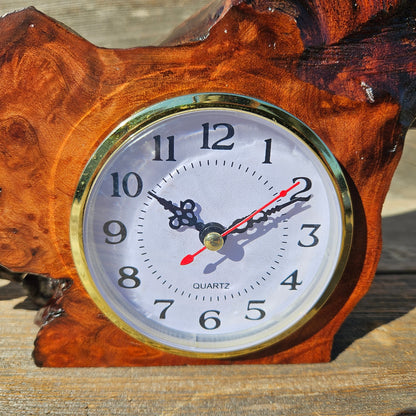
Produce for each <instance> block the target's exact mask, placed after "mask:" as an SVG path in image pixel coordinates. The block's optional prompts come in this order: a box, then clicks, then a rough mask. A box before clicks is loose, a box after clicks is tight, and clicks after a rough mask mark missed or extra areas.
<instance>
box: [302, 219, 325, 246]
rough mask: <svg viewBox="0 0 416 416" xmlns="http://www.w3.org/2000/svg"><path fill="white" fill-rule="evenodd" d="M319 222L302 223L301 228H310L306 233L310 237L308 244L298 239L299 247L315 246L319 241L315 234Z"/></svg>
mask: <svg viewBox="0 0 416 416" xmlns="http://www.w3.org/2000/svg"><path fill="white" fill-rule="evenodd" d="M320 226H321V224H303V225H302V227H301V230H303V229H304V228H312V231H311V232H310V233H309V234H308V237H312V239H311V240H310V243H309V244H305V243H302V241H300V240H299V241H298V246H299V247H315V246H316V245H318V243H319V238H318V237H317V236H316V235H315V233H316V231H317V230H318V228H319V227H320Z"/></svg>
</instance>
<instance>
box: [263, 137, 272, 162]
mask: <svg viewBox="0 0 416 416" xmlns="http://www.w3.org/2000/svg"><path fill="white" fill-rule="evenodd" d="M264 142H265V143H266V150H265V152H264V161H263V163H266V164H271V163H272V161H271V155H272V139H266V140H265V141H264Z"/></svg>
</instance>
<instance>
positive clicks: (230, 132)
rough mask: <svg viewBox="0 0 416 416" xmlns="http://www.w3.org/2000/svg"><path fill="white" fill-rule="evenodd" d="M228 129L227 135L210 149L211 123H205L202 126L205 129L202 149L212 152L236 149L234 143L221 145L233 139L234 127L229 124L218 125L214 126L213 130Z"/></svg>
mask: <svg viewBox="0 0 416 416" xmlns="http://www.w3.org/2000/svg"><path fill="white" fill-rule="evenodd" d="M223 127H224V128H226V129H227V133H226V135H225V136H224V137H222V138H221V139H219V140H217V141H216V142H214V143H213V145H212V146H211V147H209V136H210V128H209V123H204V124H203V125H202V128H203V136H202V147H201V149H212V150H231V149H232V148H233V147H234V143H229V144H220V143H222V142H225V141H226V140H228V139H231V138H232V137H233V136H234V127H233V126H232V125H231V124H228V123H217V124H214V125H213V126H212V129H213V130H217V129H218V128H223Z"/></svg>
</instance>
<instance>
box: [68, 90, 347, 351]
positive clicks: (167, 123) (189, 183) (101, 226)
mask: <svg viewBox="0 0 416 416" xmlns="http://www.w3.org/2000/svg"><path fill="white" fill-rule="evenodd" d="M351 235H352V213H351V204H350V199H349V194H348V190H347V186H346V182H345V179H344V177H343V175H342V173H341V169H340V168H339V166H338V164H337V162H336V160H335V159H334V157H333V156H332V155H331V153H330V152H329V150H328V149H327V148H326V147H325V145H324V144H323V143H322V142H321V140H320V139H319V138H318V137H317V136H316V135H315V134H314V133H313V132H312V131H311V130H310V129H308V128H307V127H306V126H305V125H303V124H302V123H301V122H300V121H299V120H297V119H295V118H294V117H292V116H290V115H289V114H288V113H286V112H284V111H283V110H280V109H278V108H276V107H273V106H271V105H269V104H266V103H263V102H259V101H256V100H253V99H250V98H248V97H242V96H236V95H229V94H204V95H194V96H185V97H179V98H176V99H173V100H168V101H166V102H163V103H161V104H158V105H156V106H153V107H151V108H148V109H146V110H143V111H141V112H139V113H137V114H134V115H133V116H132V117H130V118H129V119H128V120H126V121H125V122H123V123H122V124H121V125H120V126H119V127H118V128H117V129H116V130H115V131H114V132H113V133H112V134H111V135H110V136H109V137H108V138H107V139H106V140H105V141H104V142H103V144H102V145H101V146H100V147H99V149H98V150H97V151H96V153H95V154H94V156H93V158H92V159H91V161H90V162H89V164H88V165H87V167H86V169H85V171H84V174H83V176H82V178H81V180H80V183H79V186H78V190H77V194H76V197H75V201H74V206H73V211H72V220H71V241H72V248H73V253H74V259H75V263H76V265H77V269H78V272H79V275H80V277H81V280H82V281H83V283H84V285H85V287H86V289H87V291H88V292H89V294H90V295H91V297H92V299H93V300H94V301H95V302H96V303H97V305H98V306H99V307H100V308H101V310H102V311H103V312H104V313H105V314H106V315H107V316H108V317H109V318H110V319H111V320H112V321H113V322H114V323H115V324H117V325H118V326H119V327H121V328H122V329H123V330H125V331H126V332H128V333H129V334H130V335H132V336H134V337H135V338H138V339H139V340H142V341H144V342H146V343H150V344H151V345H155V346H157V347H159V348H162V349H165V350H168V351H171V352H172V351H173V352H176V353H179V354H185V355H196V356H202V357H225V356H235V355H241V354H246V353H248V352H251V351H254V350H258V349H260V348H264V347H265V346H268V345H270V344H272V343H275V342H278V341H279V340H280V339H282V338H284V337H286V336H288V335H289V334H290V333H292V332H293V331H294V330H296V329H298V328H299V327H301V326H302V325H304V324H305V323H307V321H308V320H309V319H310V318H311V317H312V316H313V315H314V314H315V313H316V311H317V310H318V309H319V308H320V307H321V306H322V305H323V304H324V303H325V301H326V300H327V299H328V297H329V296H330V294H331V292H332V291H333V289H334V288H335V286H336V284H337V283H338V281H339V279H340V277H341V274H342V272H343V268H344V266H345V263H346V260H347V257H348V253H349V247H350V242H351Z"/></svg>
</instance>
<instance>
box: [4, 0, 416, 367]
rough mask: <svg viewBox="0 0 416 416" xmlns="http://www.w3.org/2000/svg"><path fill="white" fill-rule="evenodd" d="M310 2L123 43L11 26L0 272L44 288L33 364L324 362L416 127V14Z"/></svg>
mask: <svg viewBox="0 0 416 416" xmlns="http://www.w3.org/2000/svg"><path fill="white" fill-rule="evenodd" d="M237 3H238V4H237ZM303 3H304V2H299V1H297V0H291V1H290V2H273V1H263V0H259V1H248V0H245V1H238V2H234V1H233V2H231V1H216V2H213V3H212V4H211V5H210V6H209V7H207V8H206V9H204V11H202V12H201V13H199V14H197V15H196V16H194V17H193V18H192V19H190V20H189V21H188V22H187V23H186V24H185V25H182V26H180V27H179V28H178V29H177V30H175V31H174V32H173V34H172V36H171V37H170V38H169V39H168V40H167V41H166V42H165V43H164V45H162V46H158V47H151V48H147V47H139V48H133V49H125V50H123V49H103V48H99V47H96V46H94V45H92V44H91V43H89V42H87V41H85V40H84V39H82V38H80V37H79V36H77V35H76V34H74V33H73V32H71V31H69V30H67V28H65V27H63V26H62V25H60V24H59V23H58V22H56V21H53V20H52V19H50V18H48V17H47V16H45V15H43V14H42V13H40V12H38V11H36V10H35V9H33V8H30V9H27V10H23V11H20V12H17V13H13V14H9V15H7V16H5V17H3V19H2V20H1V22H0V40H1V42H0V44H1V45H4V47H3V55H2V56H3V57H4V59H3V60H1V62H0V75H1V76H0V83H1V85H2V87H3V88H0V92H1V94H2V95H1V102H2V103H4V105H3V107H2V110H1V117H0V132H1V134H0V146H1V149H2V151H1V152H0V161H1V163H0V179H1V182H0V187H1V194H0V204H1V210H2V211H1V212H2V215H1V216H0V236H1V238H2V240H1V244H0V269H1V274H2V275H3V274H6V275H8V276H20V277H19V278H23V276H26V277H25V278H24V279H25V280H26V278H27V277H28V276H30V277H31V278H34V280H33V279H32V280H33V282H32V280H31V282H32V283H35V282H36V281H39V279H40V277H41V276H43V277H44V278H45V279H46V283H47V285H46V286H47V287H48V288H49V289H50V290H49V292H48V295H50V292H53V296H52V298H50V299H49V302H48V304H47V305H46V306H45V307H44V308H43V309H41V310H40V311H39V314H38V317H37V322H38V324H39V325H40V330H39V332H38V335H37V337H36V340H35V348H34V353H33V357H34V361H35V363H36V364H37V365H39V366H49V367H67V366H77V367H82V366H152V365H207V364H234V363H247V364H277V363H312V362H325V361H329V360H330V359H331V350H332V344H333V340H334V336H335V334H336V333H337V331H338V330H339V328H340V327H341V325H342V323H343V322H344V321H345V319H346V318H347V316H348V314H349V313H350V312H351V311H352V310H353V308H354V307H355V306H356V305H357V303H358V302H359V300H360V299H361V298H362V297H363V296H364V295H365V293H366V292H367V290H368V289H369V287H370V284H371V281H372V279H373V277H374V274H375V271H376V268H377V263H378V260H379V257H380V253H381V209H382V204H383V201H384V198H385V196H386V193H387V191H388V188H389V184H390V181H391V178H392V176H393V172H394V170H395V167H396V166H397V163H398V161H399V159H400V154H401V151H402V148H403V140H402V137H404V135H405V133H406V131H407V129H408V128H409V126H410V125H411V123H412V121H413V119H414V117H415V115H416V105H415V100H414V99H413V98H412V97H414V94H413V92H414V85H415V81H414V80H415V69H414V68H415V65H414V56H415V54H414V48H415V45H416V43H415V42H414V40H415V31H414V25H413V22H414V15H415V13H414V7H413V5H410V3H411V2H409V1H405V3H403V2H402V3H401V6H400V10H401V11H404V12H403V14H401V13H402V12H400V13H398V12H397V10H398V9H395V7H393V6H392V7H391V8H389V10H385V8H384V5H383V4H382V3H383V2H381V1H379V0H366V1H365V4H366V5H367V6H366V7H364V6H363V7H360V8H358V9H357V8H356V7H355V6H354V5H353V4H352V3H351V2H350V1H349V0H340V4H339V5H338V6H336V7H333V5H332V4H330V3H331V2H329V1H323V2H321V3H319V4H318V5H317V4H315V3H314V2H311V1H306V3H308V4H307V7H305V4H306V3H305V4H303ZM363 4H364V3H363ZM396 12H397V13H396ZM376 17H377V19H378V18H380V19H381V20H380V22H382V23H383V24H381V23H380V25H374V24H373V23H374V22H375V20H374V19H375V18H376ZM378 21H379V20H377V22H378ZM334 22H335V23H334ZM379 27H383V30H382V31H381V30H379V29H378V28H379ZM380 45H382V47H381V46H380ZM391 51H394V54H393V53H391ZM69 282H70V283H69ZM34 288H35V289H36V286H35V287H34ZM49 297H50V296H48V298H49ZM41 300H42V301H43V300H44V297H42V299H41Z"/></svg>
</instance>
